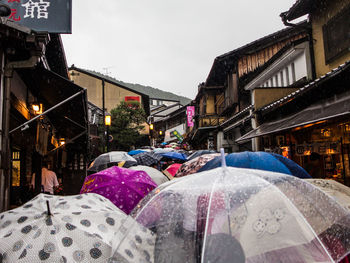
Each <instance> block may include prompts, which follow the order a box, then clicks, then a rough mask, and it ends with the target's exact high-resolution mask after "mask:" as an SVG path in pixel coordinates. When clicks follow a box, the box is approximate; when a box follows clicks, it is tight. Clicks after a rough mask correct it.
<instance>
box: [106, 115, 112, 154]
mask: <svg viewBox="0 0 350 263" xmlns="http://www.w3.org/2000/svg"><path fill="white" fill-rule="evenodd" d="M111 122H112V116H111V115H109V114H108V115H105V125H106V128H107V132H106V146H107V152H109V126H111Z"/></svg>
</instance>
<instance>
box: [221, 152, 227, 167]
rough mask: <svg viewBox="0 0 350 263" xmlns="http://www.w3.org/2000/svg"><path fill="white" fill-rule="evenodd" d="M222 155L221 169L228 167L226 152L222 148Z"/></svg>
mask: <svg viewBox="0 0 350 263" xmlns="http://www.w3.org/2000/svg"><path fill="white" fill-rule="evenodd" d="M220 153H221V167H226V159H225V150H224V148H220Z"/></svg>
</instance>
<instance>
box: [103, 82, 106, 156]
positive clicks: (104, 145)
mask: <svg viewBox="0 0 350 263" xmlns="http://www.w3.org/2000/svg"><path fill="white" fill-rule="evenodd" d="M105 111H106V108H105V80H104V79H102V112H103V140H102V142H103V143H102V147H103V148H102V149H103V150H102V152H105V147H106V141H105V140H106V139H105V138H106V113H105Z"/></svg>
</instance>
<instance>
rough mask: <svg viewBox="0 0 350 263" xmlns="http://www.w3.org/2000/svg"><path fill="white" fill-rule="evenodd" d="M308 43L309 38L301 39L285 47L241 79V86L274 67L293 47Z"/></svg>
mask: <svg viewBox="0 0 350 263" xmlns="http://www.w3.org/2000/svg"><path fill="white" fill-rule="evenodd" d="M306 41H308V37H303V38H300V39H298V40H296V41H293V42H291V43H289V44H288V45H286V46H284V47H283V48H282V49H280V50H279V51H278V52H277V53H276V54H275V55H274V56H272V57H271V58H270V59H269V60H268V61H267V62H266V63H265V64H264V65H262V66H260V67H258V68H256V69H255V70H254V71H251V72H249V73H247V74H245V75H244V76H242V77H241V78H240V81H239V82H240V85H241V86H245V85H246V84H248V83H249V82H250V81H251V80H252V79H254V78H255V77H256V76H257V75H258V74H260V73H261V72H263V71H264V70H265V69H266V68H268V67H269V66H270V65H272V64H273V63H274V62H275V61H276V60H278V59H279V58H280V57H281V56H282V55H283V54H285V53H286V52H287V51H288V50H290V49H292V48H293V47H295V46H297V45H299V44H301V43H303V42H306Z"/></svg>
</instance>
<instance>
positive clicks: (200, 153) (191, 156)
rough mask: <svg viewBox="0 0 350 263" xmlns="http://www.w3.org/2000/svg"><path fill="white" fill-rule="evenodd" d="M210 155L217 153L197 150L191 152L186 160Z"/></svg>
mask: <svg viewBox="0 0 350 263" xmlns="http://www.w3.org/2000/svg"><path fill="white" fill-rule="evenodd" d="M211 153H218V152H217V151H214V150H198V151H195V152H193V153H192V154H191V155H190V156H188V158H187V160H192V159H194V158H197V157H199V156H201V155H203V154H211Z"/></svg>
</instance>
